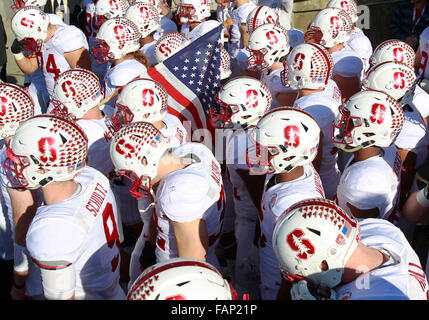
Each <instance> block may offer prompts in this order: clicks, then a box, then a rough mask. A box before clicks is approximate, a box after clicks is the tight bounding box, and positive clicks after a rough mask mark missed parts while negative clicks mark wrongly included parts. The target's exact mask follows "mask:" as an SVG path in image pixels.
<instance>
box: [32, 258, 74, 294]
mask: <svg viewBox="0 0 429 320" xmlns="http://www.w3.org/2000/svg"><path fill="white" fill-rule="evenodd" d="M58 262H60V261H55V262H38V263H37V265H39V266H40V265H41V264H43V265H44V267H40V274H41V276H42V284H43V293H44V295H45V298H46V299H48V300H67V299H70V298H72V297H73V296H74V291H75V287H76V273H75V270H74V266H73V265H72V264H67V262H65V261H64V263H66V264H65V265H64V264H63V265H62V266H60V265H58ZM57 265H58V266H57Z"/></svg>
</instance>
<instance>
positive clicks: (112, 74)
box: [103, 59, 147, 115]
mask: <svg viewBox="0 0 429 320" xmlns="http://www.w3.org/2000/svg"><path fill="white" fill-rule="evenodd" d="M138 77H143V78H146V77H147V68H146V66H144V65H143V64H141V63H140V62H138V61H137V60H134V59H129V60H124V61H122V62H121V63H119V64H117V65H116V66H111V67H110V68H109V69H108V70H107V72H106V75H105V76H104V81H103V87H104V96H105V97H108V96H110V95H111V94H113V93H114V91H115V90H116V88H119V87H122V86H125V85H126V84H127V83H128V82H130V81H132V80H134V79H136V78H138ZM115 100H116V99H110V101H109V102H107V103H106V104H105V107H104V110H105V111H106V112H107V114H108V115H111V114H113V110H114V108H115ZM106 109H107V110H106ZM109 109H110V110H109Z"/></svg>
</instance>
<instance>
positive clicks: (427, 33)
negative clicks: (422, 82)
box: [417, 27, 429, 79]
mask: <svg viewBox="0 0 429 320" xmlns="http://www.w3.org/2000/svg"><path fill="white" fill-rule="evenodd" d="M419 45H420V52H421V55H422V58H421V62H420V66H419V68H418V70H417V73H418V74H419V75H420V76H421V77H423V78H425V79H429V70H428V68H429V65H428V60H429V27H426V29H424V30H423V32H422V33H421V34H420V40H419Z"/></svg>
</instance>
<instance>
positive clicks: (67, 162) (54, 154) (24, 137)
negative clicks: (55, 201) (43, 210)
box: [3, 114, 88, 189]
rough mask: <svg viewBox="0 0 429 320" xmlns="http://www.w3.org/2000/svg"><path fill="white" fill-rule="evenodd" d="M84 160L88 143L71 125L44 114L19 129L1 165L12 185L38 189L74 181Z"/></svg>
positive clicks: (69, 122) (30, 119)
mask: <svg viewBox="0 0 429 320" xmlns="http://www.w3.org/2000/svg"><path fill="white" fill-rule="evenodd" d="M87 156H88V139H87V137H86V135H85V133H84V132H83V130H82V129H81V128H80V127H79V126H78V125H77V124H76V123H75V122H74V121H71V120H70V119H68V118H67V117H64V116H61V115H46V114H43V115H37V116H33V117H31V118H29V119H27V120H26V121H24V122H23V123H21V124H20V125H19V127H18V129H16V132H15V135H14V136H13V138H12V140H11V141H10V143H9V144H8V146H7V159H6V160H5V161H4V163H3V165H4V169H5V171H6V176H7V178H8V179H9V181H10V182H11V183H12V185H14V186H15V187H20V188H26V189H38V188H40V187H44V186H46V185H48V184H49V183H50V182H52V181H67V180H70V179H73V178H74V177H75V176H76V175H77V174H79V173H80V172H81V171H82V169H83V168H84V167H85V161H86V159H87Z"/></svg>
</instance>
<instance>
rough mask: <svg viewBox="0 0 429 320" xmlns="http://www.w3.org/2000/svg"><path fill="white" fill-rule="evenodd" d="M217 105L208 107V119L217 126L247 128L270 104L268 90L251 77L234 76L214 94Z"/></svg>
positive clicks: (270, 98) (252, 124)
mask: <svg viewBox="0 0 429 320" xmlns="http://www.w3.org/2000/svg"><path fill="white" fill-rule="evenodd" d="M215 99H216V101H217V102H218V104H219V107H216V106H212V107H211V108H210V119H211V121H212V124H213V126H214V127H217V128H234V129H238V128H248V127H249V126H255V125H256V123H257V121H258V120H259V119H260V118H261V117H262V116H263V115H264V114H265V113H266V112H267V111H268V109H269V108H270V106H271V102H272V96H271V92H270V90H269V89H268V88H267V87H266V86H265V84H263V83H262V82H261V81H259V80H257V79H255V78H252V77H236V78H233V79H230V80H228V81H227V82H226V83H225V84H224V85H223V86H222V87H221V88H220V90H219V92H218V93H217V94H216V96H215Z"/></svg>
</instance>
